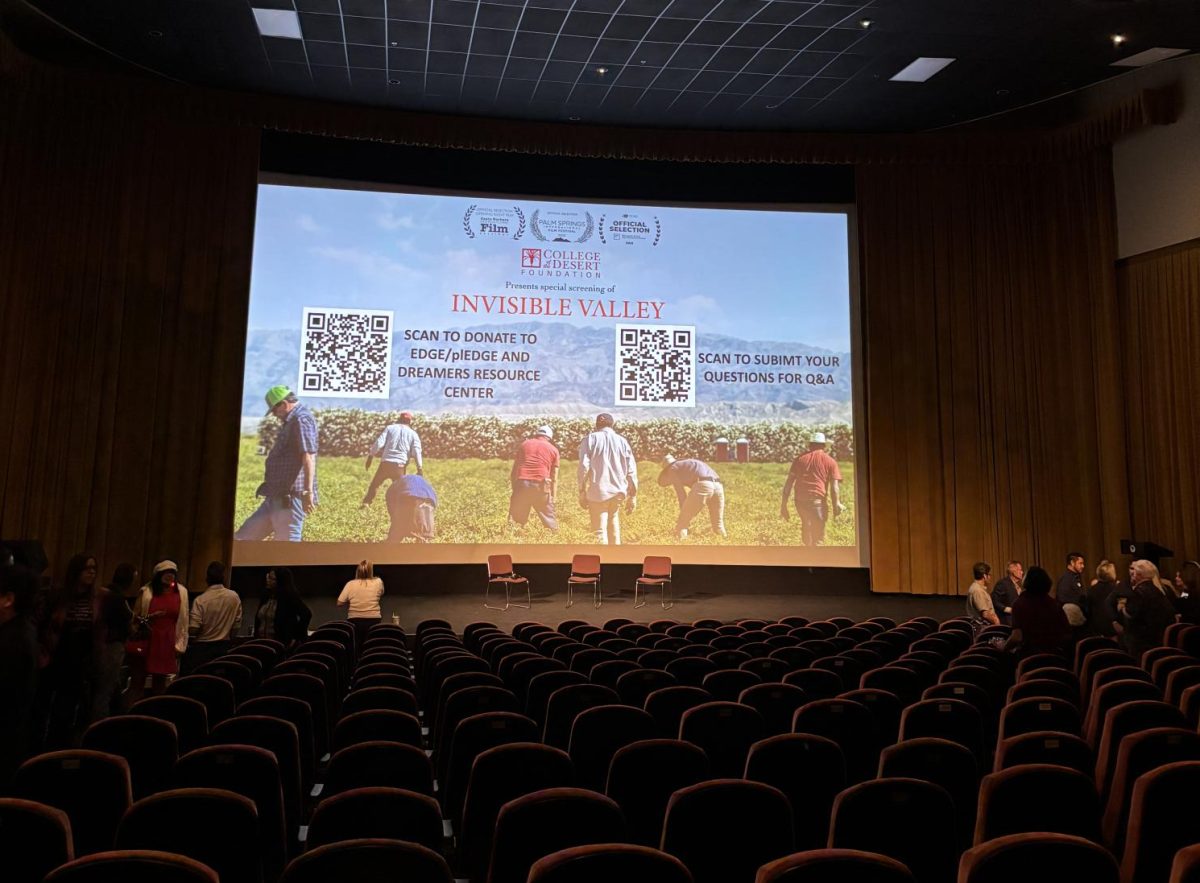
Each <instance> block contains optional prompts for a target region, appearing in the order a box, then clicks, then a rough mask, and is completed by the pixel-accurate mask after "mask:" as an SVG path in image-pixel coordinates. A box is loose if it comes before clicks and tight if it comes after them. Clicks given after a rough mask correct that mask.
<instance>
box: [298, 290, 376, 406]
mask: <svg viewBox="0 0 1200 883" xmlns="http://www.w3.org/2000/svg"><path fill="white" fill-rule="evenodd" d="M391 378H392V313H391V311H390V310H350V309H343V308H341V307H305V308H304V319H303V325H302V329H301V332H300V390H301V392H302V393H307V394H308V395H327V396H337V397H339V398H344V399H386V398H387V397H388V394H389V393H390V391H391V389H390V383H391Z"/></svg>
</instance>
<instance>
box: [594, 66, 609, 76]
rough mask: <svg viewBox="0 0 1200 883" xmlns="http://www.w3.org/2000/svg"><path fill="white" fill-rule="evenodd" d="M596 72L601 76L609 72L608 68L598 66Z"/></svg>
mask: <svg viewBox="0 0 1200 883" xmlns="http://www.w3.org/2000/svg"><path fill="white" fill-rule="evenodd" d="M596 73H598V74H599V75H600V76H604V75H605V74H606V73H608V68H606V67H598V68H596Z"/></svg>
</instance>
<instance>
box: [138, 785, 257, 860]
mask: <svg viewBox="0 0 1200 883" xmlns="http://www.w3.org/2000/svg"><path fill="white" fill-rule="evenodd" d="M116 846H117V848H118V849H156V850H160V851H162V852H174V853H178V854H179V855H184V856H187V857H188V858H191V859H195V860H196V861H198V862H202V863H203V864H206V865H208V866H209V867H210V868H212V869H213V870H214V871H216V873H217V875H218V876H219V877H220V878H221V883H260V881H262V880H263V869H262V859H261V858H260V850H261V846H262V844H261V842H260V839H259V822H258V813H257V812H256V811H255V808H254V803H253V801H251V800H249V799H248V798H245V797H242V796H241V795H240V794H234V793H233V792H232V791H224V790H221V789H219V788H180V789H178V790H174V791H162V792H160V793H158V794H153V795H151V796H150V797H145V798H143V799H141V800H139V801H138V802H137V803H135V804H134V805H133V806H131V807H130V808H129V811H128V812H127V813H126V814H125V817H124V818H123V819H122V820H121V827H120V828H119V829H118V830H117V840H116Z"/></svg>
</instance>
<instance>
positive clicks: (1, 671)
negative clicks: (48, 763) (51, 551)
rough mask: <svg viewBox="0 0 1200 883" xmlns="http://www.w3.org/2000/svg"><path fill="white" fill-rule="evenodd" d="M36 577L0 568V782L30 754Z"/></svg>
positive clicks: (20, 569)
mask: <svg viewBox="0 0 1200 883" xmlns="http://www.w3.org/2000/svg"><path fill="white" fill-rule="evenodd" d="M36 592H37V577H36V576H35V575H34V573H33V572H32V571H30V570H27V569H25V568H23V567H14V566H12V565H9V566H6V567H0V719H2V720H3V721H4V724H3V725H2V726H0V783H3V782H7V781H8V780H9V778H10V777H11V776H12V773H13V771H14V770H15V769H16V768H17V766H18V765H19V764H20V763H21V761H22V760H24V759H25V757H26V756H27V755H28V754H29V748H30V744H31V729H32V727H31V720H32V716H33V700H34V695H35V693H36V689H37V670H38V641H37V629H36V628H35V627H34V625H33V621H32V620H31V619H30V616H29V614H30V612H31V610H32V608H33V599H34V595H35V594H36Z"/></svg>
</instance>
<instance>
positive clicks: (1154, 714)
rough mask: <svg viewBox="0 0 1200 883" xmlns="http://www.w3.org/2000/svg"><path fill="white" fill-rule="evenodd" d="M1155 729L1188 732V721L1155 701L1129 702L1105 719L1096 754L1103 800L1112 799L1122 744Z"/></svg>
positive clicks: (1174, 709) (1097, 773)
mask: <svg viewBox="0 0 1200 883" xmlns="http://www.w3.org/2000/svg"><path fill="white" fill-rule="evenodd" d="M1154 727H1180V728H1185V729H1186V728H1187V718H1185V717H1184V716H1183V712H1181V711H1180V710H1179V709H1178V708H1176V707H1175V706H1174V705H1167V703H1165V702H1157V701H1154V700H1148V699H1147V700H1140V701H1134V702H1125V703H1123V704H1121V705H1118V706H1117V707H1116V708H1113V709H1112V710H1111V711H1109V713H1108V716H1107V717H1106V718H1105V719H1104V732H1103V733H1102V735H1101V736H1100V747H1099V748H1098V749H1097V750H1096V777H1095V778H1096V790H1097V791H1099V792H1100V797H1101V799H1102V800H1103V799H1107V798H1108V787H1109V784H1110V782H1111V779H1112V773H1113V770H1114V769H1115V768H1116V765H1117V750H1118V749H1119V748H1120V745H1121V741H1122V740H1123V739H1124V738H1125V737H1126V736H1128V735H1130V734H1131V733H1136V732H1137V731H1138V730H1149V729H1152V728H1154Z"/></svg>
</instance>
